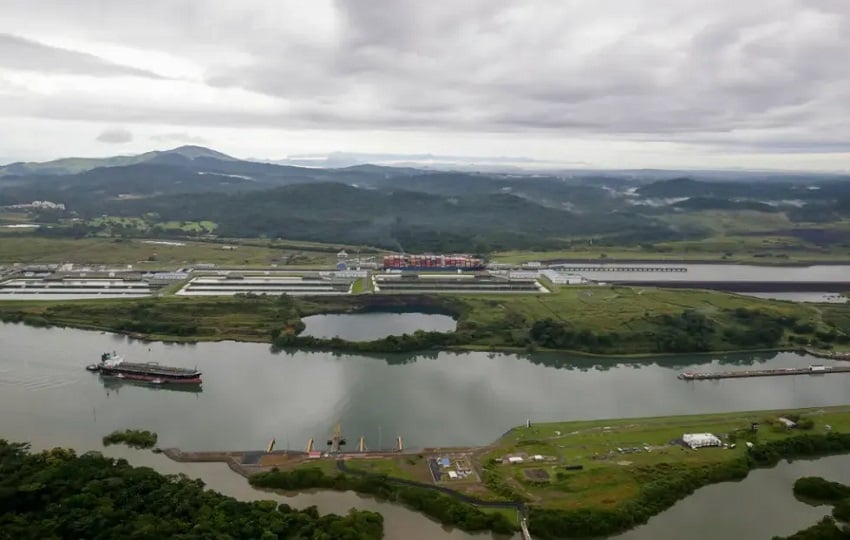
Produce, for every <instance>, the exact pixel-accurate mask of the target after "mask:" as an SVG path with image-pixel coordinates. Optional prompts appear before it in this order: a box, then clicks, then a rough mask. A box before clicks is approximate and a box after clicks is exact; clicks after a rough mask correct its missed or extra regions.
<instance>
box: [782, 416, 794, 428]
mask: <svg viewBox="0 0 850 540" xmlns="http://www.w3.org/2000/svg"><path fill="white" fill-rule="evenodd" d="M779 421H780V422H782V423H783V424H785V427H787V428H789V429H790V428H793V427H797V422H795V421H793V420H790V419H788V418H785V417H781V418H780V419H779Z"/></svg>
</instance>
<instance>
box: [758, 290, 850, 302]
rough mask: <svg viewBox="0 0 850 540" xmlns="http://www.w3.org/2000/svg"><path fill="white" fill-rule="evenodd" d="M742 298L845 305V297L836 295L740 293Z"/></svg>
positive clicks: (817, 293)
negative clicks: (751, 297) (750, 297)
mask: <svg viewBox="0 0 850 540" xmlns="http://www.w3.org/2000/svg"><path fill="white" fill-rule="evenodd" d="M741 294H743V295H744V296H753V297H755V298H766V299H769V300H784V301H786V302H812V303H825V304H846V303H847V297H846V296H844V295H842V294H840V293H837V292H831V293H830V292H828V293H819V292H765V293H757V292H756V293H741Z"/></svg>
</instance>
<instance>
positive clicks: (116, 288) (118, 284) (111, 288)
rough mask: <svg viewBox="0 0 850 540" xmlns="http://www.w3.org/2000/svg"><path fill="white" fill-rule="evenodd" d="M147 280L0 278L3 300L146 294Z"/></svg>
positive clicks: (0, 294) (0, 293)
mask: <svg viewBox="0 0 850 540" xmlns="http://www.w3.org/2000/svg"><path fill="white" fill-rule="evenodd" d="M151 293H152V291H151V287H150V284H149V283H148V282H146V281H143V280H140V279H121V278H114V277H113V278H98V277H96V278H81V277H68V276H66V277H52V276H48V277H23V278H13V279H9V280H7V281H3V282H0V299H3V300H62V299H65V300H74V299H86V298H126V297H140V296H149V295H150V294H151Z"/></svg>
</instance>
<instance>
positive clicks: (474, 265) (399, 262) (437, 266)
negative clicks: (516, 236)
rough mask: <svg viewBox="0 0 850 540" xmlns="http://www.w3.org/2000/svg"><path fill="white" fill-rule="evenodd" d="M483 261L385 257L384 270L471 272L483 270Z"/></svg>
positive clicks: (461, 257)
mask: <svg viewBox="0 0 850 540" xmlns="http://www.w3.org/2000/svg"><path fill="white" fill-rule="evenodd" d="M484 268H485V264H484V260H483V259H478V258H475V257H469V256H467V255H387V256H386V257H384V269H385V270H406V271H422V270H433V271H450V272H451V271H458V270H460V271H465V270H466V271H472V270H483V269H484Z"/></svg>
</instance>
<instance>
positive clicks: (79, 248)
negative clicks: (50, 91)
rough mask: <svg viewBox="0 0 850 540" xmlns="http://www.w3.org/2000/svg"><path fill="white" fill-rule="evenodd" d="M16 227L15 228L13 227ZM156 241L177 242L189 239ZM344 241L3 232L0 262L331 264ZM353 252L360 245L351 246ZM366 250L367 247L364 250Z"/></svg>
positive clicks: (145, 266)
mask: <svg viewBox="0 0 850 540" xmlns="http://www.w3.org/2000/svg"><path fill="white" fill-rule="evenodd" d="M10 230H11V231H15V229H10ZM150 242H177V243H180V244H183V245H176V246H175V245H167V244H156V243H150ZM339 249H342V248H341V247H340V246H335V245H330V244H317V243H312V242H295V241H285V240H266V241H262V240H257V239H253V240H243V239H220V240H216V241H200V240H191V239H181V238H176V239H175V238H162V239H159V238H151V239H143V238H80V239H75V238H51V237H44V236H38V235H34V234H32V233H30V232H28V233H21V232H17V233H15V234H11V233H10V234H3V235H2V236H0V264H11V263H23V264H39V263H60V262H61V263H74V264H110V265H116V266H121V267H124V266H126V265H128V264H132V265H133V266H134V267H138V268H141V269H158V268H167V269H174V268H176V267H178V266H182V265H187V264H196V263H210V264H217V265H232V266H236V265H238V266H269V265H272V264H275V265H279V266H283V265H287V266H311V265H313V266H317V265H321V266H330V265H334V264H335V263H336V253H337V251H339ZM346 249H348V250H351V252H352V253H354V251H355V250H356V249H357V248H354V247H351V246H348V247H346ZM364 251H365V250H364Z"/></svg>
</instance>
